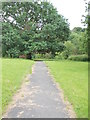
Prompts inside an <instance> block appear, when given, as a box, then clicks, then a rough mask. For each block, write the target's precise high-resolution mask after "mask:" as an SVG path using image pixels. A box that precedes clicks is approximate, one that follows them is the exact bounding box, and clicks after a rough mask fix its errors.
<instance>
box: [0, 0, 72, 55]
mask: <svg viewBox="0 0 90 120" xmlns="http://www.w3.org/2000/svg"><path fill="white" fill-rule="evenodd" d="M2 11H3V30H2V34H3V38H2V43H3V56H11V57H19V55H21V54H25V55H28V54H32V53H46V52H47V53H49V52H51V53H52V54H53V55H55V52H58V51H62V50H63V44H64V41H67V40H68V37H69V33H70V30H69V23H68V21H67V19H65V18H64V17H63V16H62V15H60V14H58V12H57V10H56V8H54V6H53V5H52V4H51V3H49V2H46V1H44V2H40V1H33V2H4V3H3V5H2Z"/></svg>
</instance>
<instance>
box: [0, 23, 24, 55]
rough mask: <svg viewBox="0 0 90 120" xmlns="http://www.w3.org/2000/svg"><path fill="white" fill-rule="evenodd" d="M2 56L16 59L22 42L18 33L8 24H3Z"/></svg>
mask: <svg viewBox="0 0 90 120" xmlns="http://www.w3.org/2000/svg"><path fill="white" fill-rule="evenodd" d="M2 34H3V36H2V55H3V56H6V57H18V56H19V54H20V48H21V45H22V41H21V38H20V35H19V34H18V31H17V30H16V29H13V28H12V26H11V25H10V24H8V23H3V30H2Z"/></svg>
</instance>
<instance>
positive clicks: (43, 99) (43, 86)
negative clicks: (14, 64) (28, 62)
mask: <svg viewBox="0 0 90 120" xmlns="http://www.w3.org/2000/svg"><path fill="white" fill-rule="evenodd" d="M22 91H23V94H24V95H22V99H21V98H20V99H19V97H18V99H17V100H16V102H15V104H14V105H12V107H11V108H10V109H9V110H8V112H7V113H6V115H5V117H6V118H69V115H68V112H67V110H66V106H65V104H64V102H63V100H62V99H61V97H60V91H59V89H58V88H57V87H56V84H55V83H54V82H53V79H52V77H51V76H50V74H49V72H48V68H47V66H46V64H45V63H44V62H42V61H37V62H36V63H35V66H34V70H33V73H32V74H31V76H30V81H29V82H28V84H27V85H26V86H25V88H24V89H22Z"/></svg>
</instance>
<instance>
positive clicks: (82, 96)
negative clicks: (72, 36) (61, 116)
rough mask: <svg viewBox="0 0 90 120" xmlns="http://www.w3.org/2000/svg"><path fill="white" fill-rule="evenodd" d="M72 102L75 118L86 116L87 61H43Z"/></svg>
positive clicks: (65, 96) (65, 95)
mask: <svg viewBox="0 0 90 120" xmlns="http://www.w3.org/2000/svg"><path fill="white" fill-rule="evenodd" d="M45 63H46V64H47V65H48V67H49V68H50V71H51V74H52V75H53V76H54V78H55V80H56V82H58V83H59V85H60V88H61V89H62V90H63V92H64V98H67V99H68V101H69V102H70V103H71V104H72V106H73V108H74V110H75V112H76V115H77V116H76V117H77V118H88V62H77V61H65V60H63V61H45ZM67 99H65V100H67Z"/></svg>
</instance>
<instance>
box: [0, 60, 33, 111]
mask: <svg viewBox="0 0 90 120" xmlns="http://www.w3.org/2000/svg"><path fill="white" fill-rule="evenodd" d="M33 63H34V62H33V61H30V60H24V59H2V111H4V110H5V108H6V106H7V105H8V103H9V101H11V99H12V96H13V94H14V93H15V92H16V90H17V89H19V87H20V85H21V83H22V81H23V78H24V77H25V75H26V74H28V73H31V68H32V65H33Z"/></svg>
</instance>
